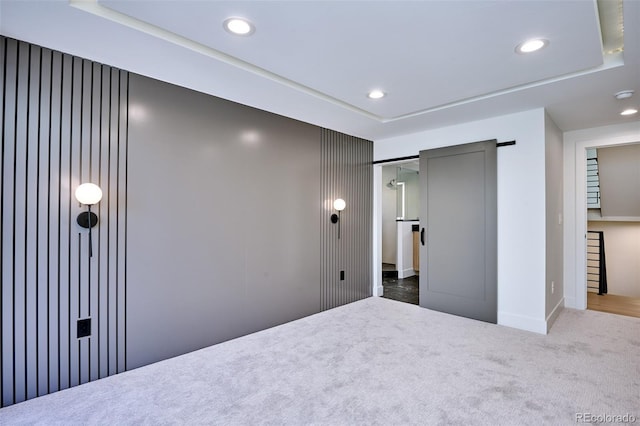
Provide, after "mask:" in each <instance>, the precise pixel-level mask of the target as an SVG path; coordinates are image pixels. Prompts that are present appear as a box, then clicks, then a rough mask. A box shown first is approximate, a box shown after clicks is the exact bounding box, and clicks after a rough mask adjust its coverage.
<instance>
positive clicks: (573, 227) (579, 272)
mask: <svg viewBox="0 0 640 426" xmlns="http://www.w3.org/2000/svg"><path fill="white" fill-rule="evenodd" d="M629 124H630V125H629V127H628V128H627V127H626V126H605V127H603V128H596V129H588V131H576V132H568V133H565V137H564V143H565V150H564V151H565V152H564V194H565V195H564V206H563V210H564V212H565V213H564V214H565V218H564V241H565V244H564V259H565V261H564V277H565V278H564V281H565V286H564V299H565V306H566V307H568V308H574V309H586V308H587V272H586V269H587V242H586V239H585V235H586V233H587V194H586V191H587V189H586V180H587V161H586V158H587V157H586V155H587V149H589V148H605V147H612V146H620V145H630V144H634V143H639V142H640V126H639V125H638V122H635V123H629ZM627 129H628V131H627ZM568 142H569V143H568Z"/></svg>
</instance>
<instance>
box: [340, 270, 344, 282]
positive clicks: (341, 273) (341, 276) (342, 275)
mask: <svg viewBox="0 0 640 426" xmlns="http://www.w3.org/2000/svg"><path fill="white" fill-rule="evenodd" d="M340 281H344V271H340Z"/></svg>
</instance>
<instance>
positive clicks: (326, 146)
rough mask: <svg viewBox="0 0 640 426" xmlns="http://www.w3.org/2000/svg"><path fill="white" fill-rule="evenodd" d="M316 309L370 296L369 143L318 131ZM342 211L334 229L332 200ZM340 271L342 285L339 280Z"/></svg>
mask: <svg viewBox="0 0 640 426" xmlns="http://www.w3.org/2000/svg"><path fill="white" fill-rule="evenodd" d="M321 139H322V197H323V206H324V209H325V214H323V215H322V219H321V220H322V230H321V237H320V238H321V245H322V247H321V265H322V267H321V268H322V269H321V298H320V300H321V309H322V310H326V309H331V308H334V307H336V306H340V305H344V304H346V303H350V302H354V301H356V300H359V299H364V298H366V297H369V296H371V294H372V276H371V256H372V239H373V236H372V227H373V225H372V223H373V196H372V191H373V189H372V188H373V186H372V182H373V166H372V161H373V143H372V142H371V141H367V140H365V139H360V138H356V137H354V136H348V135H345V134H342V133H338V132H335V131H333V130H328V129H322V136H321ZM336 198H342V199H344V200H345V201H346V203H347V207H346V208H345V210H344V211H342V213H341V218H340V239H338V224H333V223H331V221H330V220H329V217H330V216H331V214H332V213H334V210H333V200H335V199H336ZM340 271H344V275H345V279H344V280H343V281H341V280H340Z"/></svg>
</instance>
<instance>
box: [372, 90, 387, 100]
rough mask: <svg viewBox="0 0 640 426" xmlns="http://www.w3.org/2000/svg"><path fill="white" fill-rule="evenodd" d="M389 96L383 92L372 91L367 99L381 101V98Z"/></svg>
mask: <svg viewBox="0 0 640 426" xmlns="http://www.w3.org/2000/svg"><path fill="white" fill-rule="evenodd" d="M386 95H387V94H386V93H384V92H383V91H382V90H378V89H376V90H372V91H370V92H369V94H368V95H367V97H368V98H369V99H380V98H384V97H385V96H386Z"/></svg>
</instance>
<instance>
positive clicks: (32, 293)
mask: <svg viewBox="0 0 640 426" xmlns="http://www.w3.org/2000/svg"><path fill="white" fill-rule="evenodd" d="M27 46H28V55H29V60H28V70H27V85H28V89H27V98H26V102H27V109H26V111H25V119H26V135H25V136H26V137H25V141H24V142H23V143H25V145H26V154H27V155H26V158H25V163H26V170H25V193H24V195H25V232H24V239H25V251H24V255H25V309H26V312H25V330H24V332H25V340H26V341H25V351H26V353H25V365H26V377H25V380H26V397H27V399H29V398H34V397H36V396H38V378H39V377H38V375H39V371H38V268H37V267H33V266H32V265H33V264H34V263H33V262H34V261H35V262H36V264H37V261H38V231H39V226H38V225H39V223H38V207H39V206H38V156H39V152H38V149H39V146H38V142H39V139H38V136H39V121H40V120H39V112H40V108H39V93H40V48H39V47H37V46H31V45H27Z"/></svg>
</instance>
